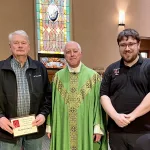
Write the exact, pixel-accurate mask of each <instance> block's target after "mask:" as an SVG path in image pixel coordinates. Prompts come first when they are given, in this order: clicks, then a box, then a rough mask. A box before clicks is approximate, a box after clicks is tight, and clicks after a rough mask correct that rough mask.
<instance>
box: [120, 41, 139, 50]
mask: <svg viewBox="0 0 150 150" xmlns="http://www.w3.org/2000/svg"><path fill="white" fill-rule="evenodd" d="M135 44H138V42H136V43H128V44H125V43H122V44H119V48H121V49H126V48H127V46H128V48H130V49H131V48H132V47H133V46H134V45H135Z"/></svg>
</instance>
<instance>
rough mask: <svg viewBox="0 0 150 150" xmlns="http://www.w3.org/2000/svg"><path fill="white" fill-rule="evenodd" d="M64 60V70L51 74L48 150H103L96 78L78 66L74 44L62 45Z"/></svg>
mask: <svg viewBox="0 0 150 150" xmlns="http://www.w3.org/2000/svg"><path fill="white" fill-rule="evenodd" d="M64 56H65V59H66V61H67V67H66V68H64V69H62V70H60V71H58V72H57V73H56V74H55V77H54V81H53V101H52V115H51V116H50V117H49V118H48V121H47V122H48V125H49V126H47V132H48V137H49V138H50V137H52V138H51V142H50V143H51V144H50V150H107V139H106V133H105V129H104V123H103V119H102V110H101V107H100V95H99V90H100V77H99V75H98V73H96V72H95V71H94V70H92V69H90V68H88V67H86V66H85V65H84V64H83V63H82V62H81V56H82V52H81V47H80V45H79V44H78V43H77V42H74V41H70V42H68V43H67V44H66V45H65V48H64ZM50 125H51V127H52V133H50V132H51V131H50Z"/></svg>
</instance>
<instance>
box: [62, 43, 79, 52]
mask: <svg viewBox="0 0 150 150" xmlns="http://www.w3.org/2000/svg"><path fill="white" fill-rule="evenodd" d="M69 43H75V44H77V47H78V49H79V50H80V51H82V50H81V46H80V44H79V43H77V42H75V41H69V42H67V43H66V44H65V46H64V48H63V51H65V49H66V45H67V44H69Z"/></svg>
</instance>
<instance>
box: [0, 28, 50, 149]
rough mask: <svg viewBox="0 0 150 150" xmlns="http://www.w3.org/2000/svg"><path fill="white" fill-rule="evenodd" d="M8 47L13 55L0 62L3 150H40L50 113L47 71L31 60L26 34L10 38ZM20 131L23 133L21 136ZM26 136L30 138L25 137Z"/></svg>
mask: <svg viewBox="0 0 150 150" xmlns="http://www.w3.org/2000/svg"><path fill="white" fill-rule="evenodd" d="M9 45H10V50H11V52H12V55H11V56H10V57H9V58H8V59H6V60H4V61H1V62H0V149H1V150H20V149H21V147H23V148H24V149H25V150H41V149H42V137H43V136H44V134H45V118H47V116H48V114H49V111H50V109H51V89H50V84H49V81H48V75H47V71H46V68H45V67H44V65H43V64H42V63H40V62H38V61H35V60H32V59H31V58H30V57H29V56H28V52H29V51H30V43H29V38H28V35H27V34H26V32H25V31H22V30H18V31H15V32H13V33H11V34H9ZM33 115H34V116H35V118H33V117H32V116H33ZM25 116H26V117H28V118H23V117H25ZM16 117H17V118H16ZM12 119H15V120H14V121H13V123H12V122H11V120H12ZM21 119H23V122H24V126H22V123H21ZM32 120H33V122H32ZM26 126H27V127H26ZM32 126H34V128H33V129H34V130H32ZM19 127H20V129H19V130H21V131H22V132H19V133H18V132H16V130H17V128H19ZM21 127H22V128H21ZM36 127H37V132H36ZM28 129H30V130H29V131H31V132H29V131H28ZM19 130H18V131H19ZM32 132H35V133H32ZM27 133H30V134H28V135H24V134H27ZM18 135H21V136H19V137H18ZM15 136H17V137H15Z"/></svg>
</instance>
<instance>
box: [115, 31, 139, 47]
mask: <svg viewBox="0 0 150 150" xmlns="http://www.w3.org/2000/svg"><path fill="white" fill-rule="evenodd" d="M130 36H131V37H132V38H133V39H135V40H137V42H138V43H139V42H140V41H141V39H140V36H139V33H138V32H137V31H136V30H134V29H125V30H123V31H121V32H120V33H119V34H118V38H117V43H118V45H119V42H120V41H122V40H123V38H124V37H126V38H127V40H128V38H129V37H130Z"/></svg>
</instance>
